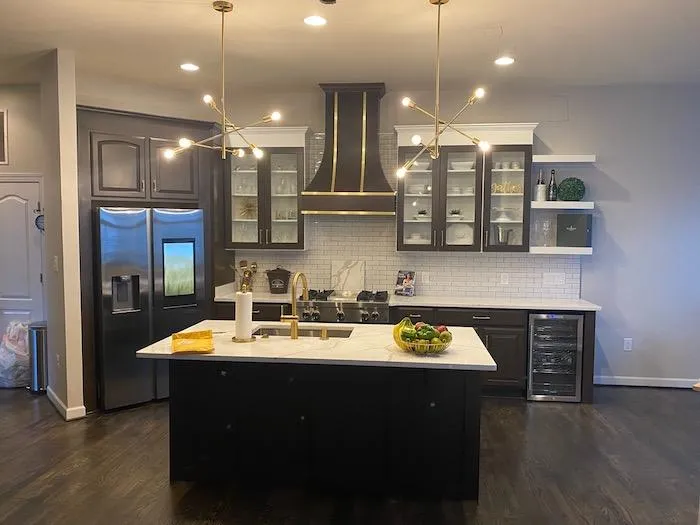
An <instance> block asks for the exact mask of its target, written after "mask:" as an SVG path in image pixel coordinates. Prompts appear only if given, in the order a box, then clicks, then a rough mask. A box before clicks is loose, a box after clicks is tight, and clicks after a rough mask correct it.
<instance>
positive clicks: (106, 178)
mask: <svg viewBox="0 0 700 525" xmlns="http://www.w3.org/2000/svg"><path fill="white" fill-rule="evenodd" d="M90 160H91V163H90V170H91V174H92V194H93V196H95V197H137V198H145V197H146V180H147V179H148V166H147V164H148V156H147V144H146V138H145V137H137V136H129V135H119V134H112V133H99V132H95V131H93V132H91V133H90Z"/></svg>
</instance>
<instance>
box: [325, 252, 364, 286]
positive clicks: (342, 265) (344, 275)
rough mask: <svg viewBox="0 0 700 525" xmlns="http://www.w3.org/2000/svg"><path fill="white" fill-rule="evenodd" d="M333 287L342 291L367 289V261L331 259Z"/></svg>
mask: <svg viewBox="0 0 700 525" xmlns="http://www.w3.org/2000/svg"><path fill="white" fill-rule="evenodd" d="M331 288H332V289H333V290H335V291H336V294H338V293H340V292H354V293H355V294H357V292H360V291H362V290H364V289H365V261H348V260H345V261H331Z"/></svg>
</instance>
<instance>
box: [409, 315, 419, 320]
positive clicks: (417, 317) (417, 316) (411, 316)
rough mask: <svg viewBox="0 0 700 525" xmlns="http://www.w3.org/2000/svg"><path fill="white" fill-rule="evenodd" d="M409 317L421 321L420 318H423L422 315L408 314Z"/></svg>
mask: <svg viewBox="0 0 700 525" xmlns="http://www.w3.org/2000/svg"><path fill="white" fill-rule="evenodd" d="M408 316H409V317H410V318H411V319H420V317H421V315H420V314H408Z"/></svg>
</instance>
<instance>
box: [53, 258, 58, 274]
mask: <svg viewBox="0 0 700 525" xmlns="http://www.w3.org/2000/svg"><path fill="white" fill-rule="evenodd" d="M53 271H54V272H56V273H58V255H54V256H53Z"/></svg>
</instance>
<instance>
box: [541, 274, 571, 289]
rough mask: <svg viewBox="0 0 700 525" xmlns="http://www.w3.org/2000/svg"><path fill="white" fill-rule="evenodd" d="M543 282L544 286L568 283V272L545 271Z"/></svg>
mask: <svg viewBox="0 0 700 525" xmlns="http://www.w3.org/2000/svg"><path fill="white" fill-rule="evenodd" d="M542 284H543V285H544V286H562V285H564V284H566V274H565V273H553V272H545V273H543V274H542Z"/></svg>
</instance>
